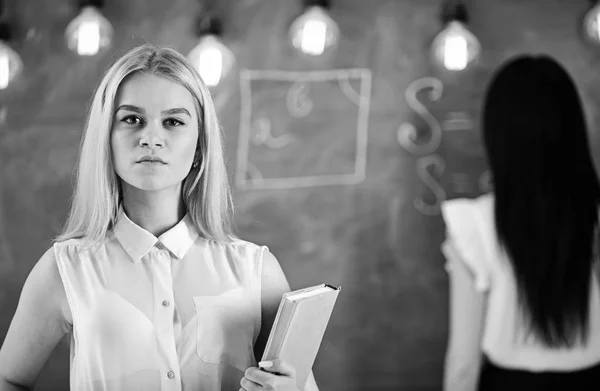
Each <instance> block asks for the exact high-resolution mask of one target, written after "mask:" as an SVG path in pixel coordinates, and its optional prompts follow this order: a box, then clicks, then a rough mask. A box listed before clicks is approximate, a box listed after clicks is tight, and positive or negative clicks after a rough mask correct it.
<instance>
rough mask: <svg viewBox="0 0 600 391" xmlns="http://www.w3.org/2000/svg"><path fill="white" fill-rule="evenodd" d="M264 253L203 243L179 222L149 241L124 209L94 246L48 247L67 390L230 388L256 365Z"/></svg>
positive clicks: (244, 245) (239, 243) (187, 223)
mask: <svg viewBox="0 0 600 391" xmlns="http://www.w3.org/2000/svg"><path fill="white" fill-rule="evenodd" d="M265 249H266V247H264V246H257V245H255V244H252V243H249V242H245V241H236V242H234V243H231V244H222V243H219V242H216V241H211V240H206V239H203V238H201V237H199V235H198V232H197V231H196V229H195V227H194V225H193V224H192V222H191V220H190V219H189V217H188V216H186V217H185V218H184V219H183V220H181V221H180V222H179V223H178V224H177V225H176V226H175V227H173V228H172V229H170V230H169V231H167V232H165V233H164V234H163V235H161V236H160V237H158V238H156V237H155V236H153V235H152V234H151V233H149V232H148V231H146V230H144V229H143V228H141V227H139V226H138V225H136V224H135V223H133V222H132V221H131V220H130V219H129V218H128V217H127V216H126V215H125V213H123V212H121V213H120V215H119V219H118V221H117V223H116V225H115V227H114V229H113V231H112V232H111V233H110V235H109V237H108V239H107V240H106V242H105V243H104V244H103V245H102V246H100V248H99V249H97V250H94V251H91V250H83V249H82V248H81V247H80V241H79V240H68V241H66V242H62V243H57V244H55V245H54V251H55V256H56V260H57V263H58V268H59V272H60V276H61V278H62V282H63V285H64V287H65V291H66V295H67V300H68V303H69V307H70V310H71V313H72V316H73V332H72V337H71V372H70V384H71V389H72V390H77V391H88V390H89V391H92V390H93V391H100V390H110V391H133V390H144V391H155V390H156V391H158V390H161V391H167V390H168V391H176V390H177V391H180V390H190V391H191V390H194V391H196V390H210V391H214V390H235V391H237V390H239V389H240V383H239V382H240V380H241V379H242V377H243V376H244V371H245V370H246V368H248V367H250V366H256V361H255V358H254V352H253V346H254V342H255V341H256V338H257V337H258V334H259V332H260V327H261V317H260V314H261V296H260V294H261V268H262V257H263V253H264V250H265Z"/></svg>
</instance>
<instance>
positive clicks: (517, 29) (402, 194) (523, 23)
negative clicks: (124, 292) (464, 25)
mask: <svg viewBox="0 0 600 391" xmlns="http://www.w3.org/2000/svg"><path fill="white" fill-rule="evenodd" d="M8 3H10V4H11V5H14V9H13V11H14V12H11V15H13V16H14V22H15V25H16V30H15V33H16V37H17V40H16V47H17V49H18V50H19V52H20V53H21V54H22V56H23V60H24V62H25V64H26V69H25V75H26V76H25V78H23V79H22V81H21V82H20V83H19V84H17V85H15V86H14V88H13V89H11V90H10V91H0V176H1V177H0V257H1V258H0V336H2V337H0V338H3V336H4V334H5V332H6V330H7V328H8V324H9V322H10V320H11V318H12V315H13V314H14V310H15V307H16V304H17V300H18V296H19V292H20V290H21V287H22V285H23V282H24V280H25V278H26V276H27V274H28V273H29V271H30V270H31V268H32V267H33V264H34V263H35V262H36V260H37V259H38V258H39V257H40V255H41V254H42V253H43V252H44V251H45V250H46V249H47V248H48V246H49V243H50V239H51V238H52V236H53V235H55V234H56V233H57V232H58V230H59V229H60V226H61V222H62V221H63V220H64V219H65V217H66V213H67V210H68V205H69V198H70V196H71V191H72V180H71V178H72V176H71V174H72V171H73V168H74V165H75V160H76V150H77V147H78V143H79V139H80V136H81V131H82V126H83V120H84V116H85V110H86V104H87V100H88V99H89V97H90V96H91V94H92V90H93V87H94V85H95V84H96V82H97V81H98V79H99V78H100V76H101V74H102V72H103V70H104V69H105V67H106V66H107V64H108V63H109V61H110V60H111V59H113V58H114V57H116V56H117V55H120V54H122V53H124V52H125V51H126V50H128V49H130V48H131V47H133V46H134V45H137V44H141V43H144V42H147V41H149V42H154V43H157V44H165V45H169V46H172V47H175V48H176V49H179V50H181V51H182V52H184V53H187V52H189V50H191V49H192V48H193V46H194V45H195V44H196V39H195V37H194V36H193V23H194V20H195V18H196V16H197V15H196V12H197V11H199V8H198V3H199V2H197V1H193V0H174V1H171V2H168V3H167V2H164V1H159V0H131V1H128V2H105V3H106V6H105V8H104V12H105V15H106V16H107V18H109V19H110V20H111V21H113V23H114V24H115V29H116V34H117V37H118V39H117V40H116V42H115V45H114V46H113V49H112V50H111V51H110V52H109V53H107V54H106V55H104V56H101V57H98V58H91V59H90V58H86V59H82V58H76V57H75V56H73V55H72V54H71V53H69V52H68V51H67V50H66V48H64V35H63V34H64V27H66V25H67V23H68V21H69V20H70V19H71V18H72V17H73V16H74V13H75V12H76V10H75V9H74V5H73V4H74V3H73V2H72V1H68V0H55V1H53V2H52V4H50V3H48V2H44V1H42V0H20V1H18V2H16V1H13V2H8ZM218 3H219V4H220V11H221V12H222V14H223V17H224V20H223V21H224V23H223V32H224V38H225V41H226V43H227V44H228V45H230V47H231V49H232V51H233V52H234V54H235V55H236V64H237V68H236V71H235V73H234V74H233V75H232V77H231V78H229V79H227V81H226V82H225V83H224V84H223V85H221V86H219V88H217V89H215V90H214V91H213V92H214V98H215V102H216V104H217V108H218V114H219V118H220V121H221V123H222V125H223V129H224V133H225V141H226V148H225V149H226V157H227V160H228V162H229V174H230V179H231V183H232V187H233V190H234V201H235V204H236V219H235V223H236V227H237V233H238V235H239V236H241V237H242V238H243V239H246V240H250V241H253V242H256V243H259V244H265V245H267V246H268V247H269V248H270V250H271V251H272V252H273V254H274V255H275V256H276V257H277V258H278V259H279V261H280V263H281V265H282V267H283V269H284V271H285V273H286V275H287V277H288V279H289V281H290V285H291V286H292V288H301V287H304V286H308V285H314V284H317V283H321V282H328V283H331V284H334V285H341V286H342V290H341V293H340V296H339V299H338V302H337V305H336V309H335V311H334V313H333V315H332V318H331V322H330V324H329V327H328V329H327V332H326V334H325V337H324V340H323V344H322V346H321V350H320V352H319V355H318V356H317V361H316V363H315V366H314V371H315V376H316V378H317V382H318V383H319V385H320V387H321V389H322V390H324V391H327V390H331V391H336V390H340V391H341V390H343V391H355V390H356V391H358V390H361V391H362V390H369V391H388V390H394V391H395V390H405V391H425V390H427V391H430V390H431V391H437V390H439V389H440V388H441V382H442V369H443V362H444V352H445V348H446V341H447V332H448V322H447V319H448V284H447V281H448V280H447V274H446V272H445V270H444V267H443V266H444V258H443V256H442V255H441V253H440V250H439V245H440V244H441V242H442V240H443V239H444V235H445V233H444V231H445V227H444V224H443V221H442V219H441V216H440V214H439V205H440V203H441V202H442V201H443V200H445V199H449V198H456V197H475V196H477V195H479V194H481V193H484V192H487V191H489V190H490V189H491V186H492V184H491V180H490V176H489V172H488V168H487V163H486V159H485V156H484V151H483V147H482V144H481V135H480V133H481V129H480V116H481V110H480V108H481V103H482V99H483V97H484V95H485V88H486V85H487V83H488V82H489V80H490V78H491V77H492V75H493V72H494V71H495V70H496V69H497V68H498V67H499V66H500V65H501V64H503V63H504V62H505V61H506V60H507V59H509V58H511V57H513V56H515V55H519V54H521V53H547V54H550V55H552V56H554V57H555V58H557V59H558V60H559V61H560V62H561V63H563V64H564V66H565V67H566V68H567V70H568V71H569V72H570V73H571V74H572V76H573V77H574V79H575V81H576V83H577V84H578V85H579V86H580V88H581V93H582V96H583V98H584V103H585V108H586V113H587V116H588V121H589V124H590V135H591V138H592V145H593V150H594V152H598V151H600V149H599V148H600V145H599V140H598V136H597V132H596V131H595V129H596V127H597V126H598V124H600V121H599V118H598V116H599V113H598V107H600V91H599V90H598V87H597V86H598V85H600V84H599V81H600V80H599V76H598V75H599V74H598V71H597V69H598V62H599V61H600V51H599V50H598V49H596V48H593V47H591V46H589V45H586V44H584V43H583V41H582V40H581V37H580V34H579V30H578V26H579V23H580V21H581V17H582V16H583V14H584V12H585V11H586V10H587V8H588V7H589V1H588V0H568V1H566V0H486V1H467V2H466V3H467V5H468V9H469V13H470V26H471V29H472V31H473V32H474V33H475V34H476V35H477V36H478V38H479V39H480V42H481V45H482V58H481V61H480V62H479V63H478V65H477V66H476V67H474V68H472V69H469V70H467V71H465V72H460V73H444V72H441V71H440V70H439V69H438V68H437V67H435V66H433V65H432V64H431V61H430V56H429V48H430V45H431V41H432V39H433V37H434V36H435V34H436V33H437V32H439V31H440V28H441V25H440V21H439V18H438V16H439V12H440V7H441V1H439V0H379V1H376V2H372V1H363V0H338V1H334V2H332V9H331V15H332V17H333V18H334V19H335V20H336V21H337V22H338V24H339V26H340V31H341V37H340V42H339V46H338V49H337V52H336V53H334V54H332V55H330V56H328V57H326V58H324V59H322V60H318V59H312V60H310V61H309V60H306V59H305V58H303V57H302V56H299V55H297V54H296V53H295V52H294V51H293V50H292V49H291V48H290V47H289V45H288V43H287V39H286V38H287V37H286V29H287V27H288V26H289V23H290V22H291V20H293V18H294V17H295V16H297V15H298V14H299V12H301V9H300V7H301V2H300V1H298V2H295V1H279V0H240V1H235V2H233V1H231V2H218ZM515 142H518V140H515ZM68 360H69V356H68V345H67V344H61V345H60V347H59V348H58V349H57V351H56V353H55V354H54V355H53V356H52V357H51V358H50V360H49V362H48V364H47V365H46V367H45V369H44V371H43V373H42V375H41V377H40V380H39V386H38V387H37V389H39V390H55V389H67V387H68V365H69V364H68Z"/></svg>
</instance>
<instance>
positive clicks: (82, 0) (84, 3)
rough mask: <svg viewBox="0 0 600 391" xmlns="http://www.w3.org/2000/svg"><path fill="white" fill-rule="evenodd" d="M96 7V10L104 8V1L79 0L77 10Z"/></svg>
mask: <svg viewBox="0 0 600 391" xmlns="http://www.w3.org/2000/svg"><path fill="white" fill-rule="evenodd" d="M83 7H96V8H98V9H100V8H102V7H104V0H79V8H83Z"/></svg>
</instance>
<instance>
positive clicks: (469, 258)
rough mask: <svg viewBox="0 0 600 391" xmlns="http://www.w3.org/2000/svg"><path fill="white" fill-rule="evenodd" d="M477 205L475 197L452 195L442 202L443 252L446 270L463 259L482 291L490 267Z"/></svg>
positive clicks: (485, 285)
mask: <svg viewBox="0 0 600 391" xmlns="http://www.w3.org/2000/svg"><path fill="white" fill-rule="evenodd" d="M477 208H478V204H477V201H476V200H469V199H455V200H450V201H445V202H444V203H442V216H443V217H444V222H445V223H446V240H445V241H444V243H443V244H442V252H443V254H444V256H445V257H446V259H447V263H446V270H448V271H449V272H450V271H451V270H452V265H453V264H454V263H455V262H463V263H464V264H465V265H466V266H467V267H468V268H469V270H471V272H472V273H473V275H474V279H475V289H476V290H477V291H479V292H484V291H487V290H488V289H489V288H490V280H491V276H490V272H491V271H490V267H489V265H488V262H487V259H486V253H485V247H484V246H485V244H484V235H483V233H482V232H481V230H482V228H483V227H482V226H481V224H479V220H478V216H477V213H478V212H479V211H478V209H477Z"/></svg>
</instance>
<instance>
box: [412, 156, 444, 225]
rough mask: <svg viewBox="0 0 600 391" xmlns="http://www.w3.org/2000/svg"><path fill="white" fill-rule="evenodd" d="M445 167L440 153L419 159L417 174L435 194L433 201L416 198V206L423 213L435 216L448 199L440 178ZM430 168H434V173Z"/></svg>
mask: <svg viewBox="0 0 600 391" xmlns="http://www.w3.org/2000/svg"><path fill="white" fill-rule="evenodd" d="M445 169H446V163H445V162H444V159H443V158H442V157H441V156H439V155H429V156H423V157H420V158H419V159H418V160H417V175H418V176H419V178H421V180H422V181H423V183H425V185H426V186H427V188H428V189H429V190H431V192H432V193H433V196H434V201H433V202H426V201H425V199H424V197H419V198H417V199H415V201H414V203H415V208H417V210H419V211H420V212H421V213H423V214H426V215H429V216H433V215H437V214H438V213H439V212H440V206H441V203H442V201H444V200H445V199H446V191H445V190H444V188H443V187H442V185H441V183H440V181H439V178H441V176H442V175H443V174H444V170H445ZM430 170H433V173H432V172H430Z"/></svg>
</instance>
